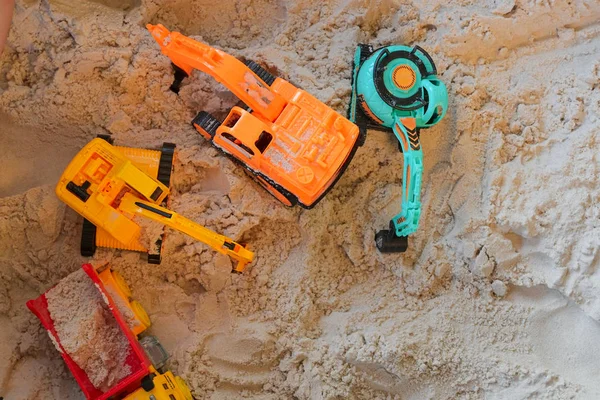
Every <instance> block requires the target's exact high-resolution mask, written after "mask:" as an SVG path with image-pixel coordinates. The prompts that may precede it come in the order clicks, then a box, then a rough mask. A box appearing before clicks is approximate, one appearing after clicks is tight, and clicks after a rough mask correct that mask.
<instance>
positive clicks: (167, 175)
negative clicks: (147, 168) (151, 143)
mask: <svg viewBox="0 0 600 400" xmlns="http://www.w3.org/2000/svg"><path fill="white" fill-rule="evenodd" d="M174 156H175V145H174V144H173V143H167V142H165V143H163V145H162V148H161V149H160V160H159V162H158V174H157V175H156V179H158V181H159V182H160V183H162V184H163V185H165V186H166V187H169V186H170V185H171V171H172V170H173V157H174Z"/></svg>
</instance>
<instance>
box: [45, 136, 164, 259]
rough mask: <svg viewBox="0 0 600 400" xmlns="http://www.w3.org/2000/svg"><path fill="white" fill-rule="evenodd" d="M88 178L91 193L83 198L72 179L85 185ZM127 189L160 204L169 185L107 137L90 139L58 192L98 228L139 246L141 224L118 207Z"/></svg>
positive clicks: (63, 179) (65, 173) (62, 177)
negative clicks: (151, 173) (71, 188)
mask: <svg viewBox="0 0 600 400" xmlns="http://www.w3.org/2000/svg"><path fill="white" fill-rule="evenodd" d="M85 182H88V183H89V187H88V188H87V189H86V190H85V192H86V193H87V194H88V195H89V197H88V198H87V200H85V201H83V200H82V199H81V198H80V197H78V196H77V195H75V194H74V193H73V192H72V191H70V190H69V189H68V185H69V184H70V183H72V184H74V185H77V186H79V187H81V186H82V185H84V183H85ZM125 193H132V194H135V196H136V197H138V198H140V199H144V200H149V201H151V202H153V203H156V204H160V203H161V202H162V201H163V200H164V199H165V197H166V196H167V195H168V194H169V188H167V187H166V186H165V185H163V184H162V183H160V182H159V181H158V180H156V179H153V178H151V177H150V176H148V175H147V174H145V173H144V172H143V171H142V170H140V169H139V168H138V167H136V166H135V165H134V164H133V163H132V162H131V161H130V160H129V158H127V157H126V156H125V155H124V154H123V153H122V152H121V151H119V150H118V149H117V148H116V147H114V146H112V145H111V144H109V143H108V142H106V141H105V140H103V139H94V140H92V141H91V142H90V143H88V144H87V145H86V146H85V147H84V148H83V149H81V151H80V152H79V153H78V154H77V155H76V156H75V158H73V160H72V161H71V162H70V163H69V165H68V166H67V168H66V169H65V171H64V172H63V174H62V176H61V177H60V180H59V182H58V185H57V186H56V195H57V196H58V198H59V199H61V200H62V201H64V202H65V203H66V204H67V205H68V206H69V207H71V208H73V209H74V210H75V211H77V213H79V214H81V215H82V216H83V217H85V218H87V219H88V220H89V221H90V222H91V223H93V224H94V225H96V226H97V227H98V228H101V229H104V230H105V231H106V232H107V233H108V234H109V235H111V236H112V237H114V238H115V239H116V240H118V241H119V242H120V243H122V244H123V245H124V246H126V247H125V248H134V247H137V246H139V241H138V238H139V236H140V227H139V225H138V224H136V223H135V222H134V221H132V219H131V218H132V215H125V214H124V213H123V212H122V211H121V210H119V209H118V206H119V202H120V199H121V197H122V196H123V195H124V194H125Z"/></svg>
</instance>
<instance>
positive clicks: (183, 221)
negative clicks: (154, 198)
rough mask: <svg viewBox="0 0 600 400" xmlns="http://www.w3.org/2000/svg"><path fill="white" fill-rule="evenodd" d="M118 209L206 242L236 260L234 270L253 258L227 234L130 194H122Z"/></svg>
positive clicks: (239, 269) (243, 266)
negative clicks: (217, 231)
mask: <svg viewBox="0 0 600 400" xmlns="http://www.w3.org/2000/svg"><path fill="white" fill-rule="evenodd" d="M120 209H122V210H123V211H126V212H128V213H132V214H138V215H142V216H144V217H146V218H149V219H152V220H154V221H157V222H160V223H161V224H164V225H166V226H168V227H170V228H173V229H175V230H178V231H180V232H183V233H185V234H186V235H189V236H191V237H193V238H194V239H197V240H199V241H201V242H203V243H206V244H207V245H209V246H210V247H212V248H213V249H214V250H216V251H218V252H219V253H221V254H226V255H228V256H230V257H231V258H233V259H234V260H236V261H237V262H238V263H237V265H236V267H235V268H234V270H235V271H237V272H242V271H243V270H244V268H245V267H246V264H248V263H250V262H252V260H253V259H254V253H253V252H252V251H250V250H248V249H247V248H245V247H244V246H242V245H241V244H239V243H236V242H234V241H233V240H231V239H230V238H228V237H227V236H224V235H220V234H218V233H216V232H214V231H212V230H210V229H208V228H205V227H204V226H202V225H199V224H197V223H195V222H193V221H191V220H189V219H187V218H185V217H182V216H181V215H179V214H177V213H175V212H173V211H171V210H168V209H166V208H164V207H160V206H158V205H155V204H152V203H150V202H147V201H143V200H140V199H137V198H136V197H134V196H133V195H131V194H126V195H125V196H123V199H122V200H121V205H120Z"/></svg>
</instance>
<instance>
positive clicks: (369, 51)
mask: <svg viewBox="0 0 600 400" xmlns="http://www.w3.org/2000/svg"><path fill="white" fill-rule="evenodd" d="M436 74H437V70H436V68H435V64H434V62H433V60H432V59H431V57H430V56H429V54H427V52H425V50H423V49H422V48H420V47H418V46H415V47H413V48H410V47H406V46H399V45H395V46H387V47H382V48H380V49H377V50H373V48H372V47H371V46H369V45H360V46H359V47H358V49H357V50H356V53H355V56H354V67H353V76H352V97H351V100H350V107H349V112H348V117H349V119H350V120H351V121H353V122H355V123H356V124H357V125H358V126H359V128H360V130H361V133H362V134H364V133H365V132H366V130H367V128H371V129H379V130H384V131H392V132H393V133H394V135H395V136H396V138H397V139H398V141H399V148H400V150H401V151H402V152H403V154H404V172H403V179H402V210H401V211H400V213H399V214H398V215H396V216H395V217H393V218H392V220H391V221H390V229H389V230H381V231H379V232H377V233H376V235H375V243H376V245H377V248H378V249H379V251H381V252H385V253H389V252H404V251H406V249H407V247H408V235H410V234H412V233H414V232H415V231H416V230H417V228H418V226H419V217H420V215H421V179H422V175H423V151H422V150H421V143H420V139H419V130H420V129H421V128H429V127H431V126H433V125H435V124H437V123H438V122H439V121H440V120H441V119H442V118H443V117H444V115H445V114H446V110H447V108H448V93H447V91H446V86H445V85H444V83H443V82H442V81H440V80H439V79H438V78H437V76H436Z"/></svg>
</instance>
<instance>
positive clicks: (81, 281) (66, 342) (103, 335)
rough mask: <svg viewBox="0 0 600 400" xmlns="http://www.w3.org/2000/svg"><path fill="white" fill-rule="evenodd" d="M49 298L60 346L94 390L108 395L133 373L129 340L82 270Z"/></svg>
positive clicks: (65, 280) (68, 278) (47, 295)
mask: <svg viewBox="0 0 600 400" xmlns="http://www.w3.org/2000/svg"><path fill="white" fill-rule="evenodd" d="M46 299H47V300H48V311H49V312H50V317H51V318H52V321H54V328H55V329H56V334H57V335H58V340H59V341H60V344H61V345H62V347H63V349H64V350H65V351H66V352H67V354H68V355H69V356H71V358H72V359H73V361H75V362H76V363H77V365H78V366H79V367H80V368H81V369H82V370H84V371H85V373H86V374H87V376H88V378H89V379H90V382H91V383H92V385H94V387H96V388H97V389H99V390H101V391H102V392H106V391H107V390H109V389H110V388H111V387H112V386H114V385H115V384H116V383H118V382H119V381H120V380H121V379H123V378H125V377H127V376H128V375H129V374H131V368H130V367H129V366H128V365H127V364H126V359H127V357H128V356H129V354H130V351H131V346H130V345H129V341H128V340H127V337H126V336H125V334H124V333H123V331H122V330H121V329H120V327H119V325H118V324H117V320H116V319H115V318H114V316H113V314H112V313H111V312H110V309H109V308H108V305H107V304H106V303H105V302H104V300H103V298H102V295H101V293H100V291H99V289H98V288H97V287H96V285H95V284H94V282H92V280H91V279H90V278H89V277H88V276H87V274H86V273H85V272H84V271H83V270H82V269H79V270H77V271H75V272H73V273H72V274H70V275H69V276H67V277H65V278H64V279H62V280H61V281H60V282H59V283H58V284H57V285H56V286H55V287H53V288H52V289H50V290H49V291H48V292H47V293H46ZM58 350H59V351H60V349H58Z"/></svg>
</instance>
